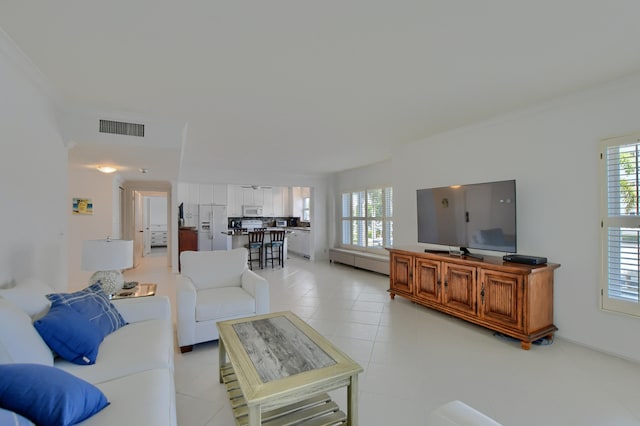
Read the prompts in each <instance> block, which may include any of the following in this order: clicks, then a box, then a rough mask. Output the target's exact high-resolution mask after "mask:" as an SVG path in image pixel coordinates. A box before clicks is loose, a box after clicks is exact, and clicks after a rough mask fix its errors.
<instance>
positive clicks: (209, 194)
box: [198, 183, 213, 204]
mask: <svg viewBox="0 0 640 426" xmlns="http://www.w3.org/2000/svg"><path fill="white" fill-rule="evenodd" d="M198 204H213V185H212V184H202V183H201V184H199V185H198Z"/></svg>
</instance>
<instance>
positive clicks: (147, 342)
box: [55, 320, 173, 424]
mask: <svg viewBox="0 0 640 426" xmlns="http://www.w3.org/2000/svg"><path fill="white" fill-rule="evenodd" d="M55 366H56V367H59V368H61V369H63V370H65V371H67V372H69V373H71V374H73V375H74V376H77V377H80V378H81V379H83V380H86V381H88V382H90V383H94V384H96V383H100V382H105V381H108V380H112V379H115V378H119V377H123V376H125V375H128V374H132V373H137V372H140V371H146V370H151V369H153V368H167V369H173V327H172V324H171V321H169V320H150V321H142V322H136V323H132V324H128V325H125V326H124V327H121V328H119V329H118V330H116V331H114V332H113V333H111V334H109V335H108V336H107V337H105V338H104V341H103V342H102V344H101V345H100V349H99V352H98V358H97V360H96V363H95V364H93V365H76V364H72V363H70V362H68V361H65V360H63V359H56V361H55ZM131 424H135V423H131Z"/></svg>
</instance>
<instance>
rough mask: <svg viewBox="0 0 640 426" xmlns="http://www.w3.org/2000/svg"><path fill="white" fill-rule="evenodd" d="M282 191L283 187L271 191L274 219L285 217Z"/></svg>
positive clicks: (276, 187)
mask: <svg viewBox="0 0 640 426" xmlns="http://www.w3.org/2000/svg"><path fill="white" fill-rule="evenodd" d="M282 190H283V188H282V187H281V186H275V187H273V188H272V190H271V205H272V207H273V217H283V216H284V205H283V204H282Z"/></svg>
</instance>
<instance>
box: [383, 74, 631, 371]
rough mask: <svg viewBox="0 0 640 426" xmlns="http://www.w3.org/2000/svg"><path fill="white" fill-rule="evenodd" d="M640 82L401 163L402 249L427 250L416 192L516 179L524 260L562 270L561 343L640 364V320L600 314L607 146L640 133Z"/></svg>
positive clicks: (563, 103) (428, 149)
mask: <svg viewBox="0 0 640 426" xmlns="http://www.w3.org/2000/svg"><path fill="white" fill-rule="evenodd" d="M638 99H640V75H636V76H633V77H632V78H627V79H624V80H621V81H618V82H615V83H611V84H608V85H606V86H602V87H599V88H597V89H593V90H589V91H585V92H582V93H579V94H575V95H573V96H569V97H566V98H562V99H559V100H557V101H555V102H551V103H547V104H544V105H541V106H539V107H537V108H533V109H529V110H527V111H524V112H519V113H515V114H511V115H509V116H506V117H502V118H500V119H496V120H492V121H487V122H484V123H480V124H477V125H474V126H468V127H465V128H461V129H458V130H455V131H451V132H448V133H445V134H441V135H438V136H434V137H431V138H428V139H425V140H422V141H419V142H416V143H413V144H411V145H408V146H405V147H403V148H402V149H400V150H399V151H398V153H397V155H395V156H394V157H393V159H392V175H393V188H394V198H395V199H394V219H395V223H394V225H395V226H394V231H395V235H394V237H395V242H396V245H403V244H411V245H414V244H417V230H416V189H419V188H425V187H435V186H445V185H452V184H465V183H474V182H483V181H495V180H503V179H513V178H515V179H516V185H517V211H518V224H517V226H518V252H519V253H523V254H531V255H539V256H547V257H548V258H549V260H550V261H551V262H555V263H560V264H562V266H561V268H560V269H558V270H557V271H556V275H555V277H556V280H555V305H554V309H555V321H554V322H555V324H556V325H557V326H558V328H559V331H558V335H559V336H562V337H565V338H567V339H570V340H574V341H576V342H580V343H582V344H585V345H587V346H592V347H595V348H597V349H600V350H602V351H605V352H610V353H614V354H617V355H620V356H623V357H627V358H631V359H635V360H638V361H640V339H637V338H629V337H628V336H640V318H632V317H626V316H622V315H617V314H611V313H606V312H603V311H601V310H600V309H599V308H598V306H599V284H598V278H599V276H600V249H599V247H600V245H599V232H600V228H599V204H598V200H599V198H598V191H599V151H598V142H599V140H600V139H602V138H605V137H610V136H616V135H621V134H627V133H631V132H635V131H640V119H639V118H640V115H639V113H638V111H639V110H638Z"/></svg>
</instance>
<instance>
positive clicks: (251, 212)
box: [242, 205, 262, 217]
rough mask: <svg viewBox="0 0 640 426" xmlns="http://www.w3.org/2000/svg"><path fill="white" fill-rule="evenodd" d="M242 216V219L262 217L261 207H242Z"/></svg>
mask: <svg viewBox="0 0 640 426" xmlns="http://www.w3.org/2000/svg"><path fill="white" fill-rule="evenodd" d="M242 216H244V217H262V206H250V205H244V206H242Z"/></svg>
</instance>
